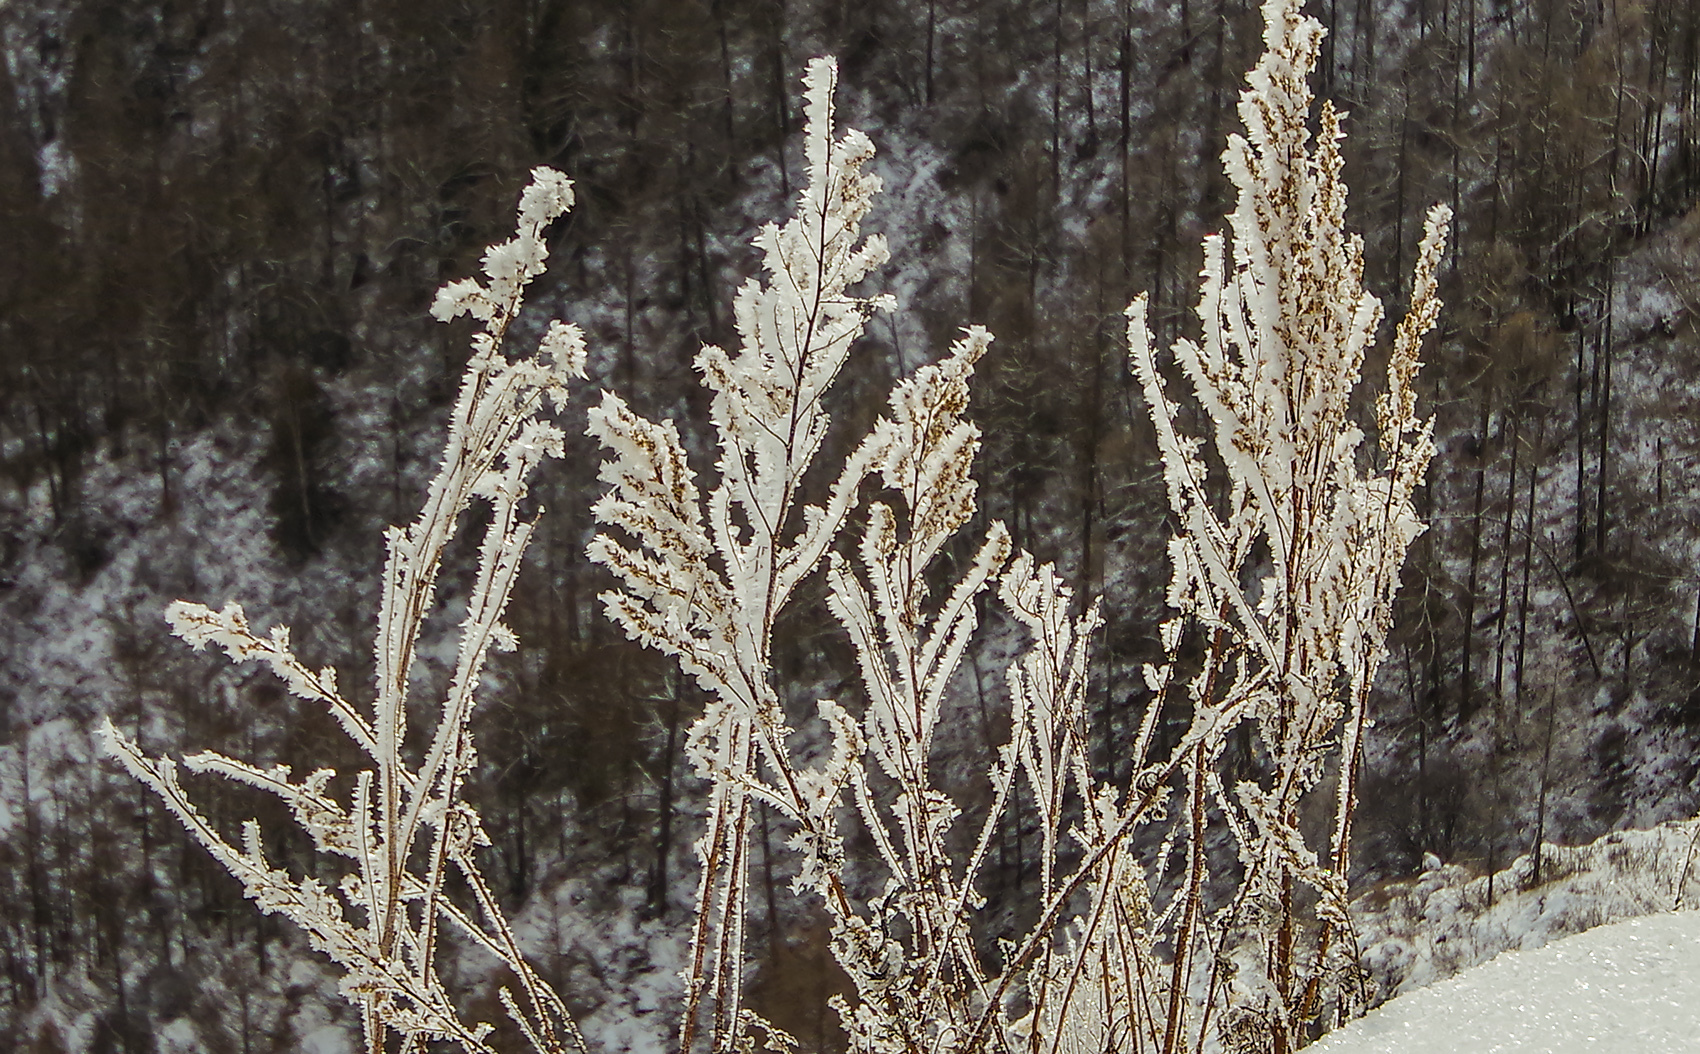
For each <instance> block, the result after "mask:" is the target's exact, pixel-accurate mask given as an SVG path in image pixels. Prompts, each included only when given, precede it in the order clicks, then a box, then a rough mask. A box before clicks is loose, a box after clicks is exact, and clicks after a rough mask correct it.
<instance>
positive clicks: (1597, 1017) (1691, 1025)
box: [1306, 911, 1700, 1054]
mask: <svg viewBox="0 0 1700 1054" xmlns="http://www.w3.org/2000/svg"><path fill="white" fill-rule="evenodd" d="M1306 1049H1307V1050H1309V1051H1315V1052H1317V1054H1375V1052H1382V1051H1386V1052H1394V1051H1397V1052H1398V1054H1443V1052H1446V1054H1450V1052H1452V1051H1471V1052H1472V1054H1491V1052H1495V1051H1506V1052H1510V1051H1530V1052H1533V1051H1550V1052H1564V1051H1577V1052H1581V1051H1588V1052H1591V1054H1618V1052H1621V1054H1644V1052H1649V1051H1687V1050H1693V1051H1700V913H1696V912H1692V911H1684V912H1666V913H1663V914H1659V915H1649V916H1645V917H1643V918H1638V919H1631V920H1629V921H1628V922H1620V923H1616V924H1613V925H1610V926H1601V927H1598V928H1597V929H1593V930H1589V931H1588V932H1586V933H1582V934H1578V935H1577V936H1574V937H1567V938H1565V939H1564V940H1561V941H1555V942H1554V943H1552V944H1549V945H1547V946H1546V947H1544V948H1540V949H1537V950H1535V951H1510V952H1506V953H1505V954H1503V955H1501V956H1499V957H1498V958H1496V959H1494V960H1493V961H1491V962H1489V963H1487V964H1485V965H1483V966H1478V967H1475V968H1474V969H1471V970H1467V971H1465V972H1464V973H1462V974H1459V975H1458V976H1456V977H1454V978H1452V979H1450V980H1447V981H1442V982H1440V983H1439V984H1436V985H1433V986H1432V987H1429V988H1424V989H1421V990H1420V991H1416V992H1412V993H1410V994H1408V995H1404V996H1400V997H1399V998H1397V999H1395V1000H1393V1001H1392V1002H1389V1003H1387V1004H1386V1005H1384V1006H1382V1007H1380V1008H1379V1009H1376V1010H1373V1011H1371V1012H1370V1013H1369V1014H1367V1015H1366V1016H1364V1017H1363V1018H1360V1019H1359V1020H1357V1021H1354V1022H1352V1023H1351V1024H1350V1025H1348V1026H1347V1027H1345V1028H1343V1029H1340V1030H1339V1031H1337V1032H1334V1033H1331V1034H1330V1035H1328V1036H1326V1037H1324V1038H1323V1039H1322V1040H1320V1041H1318V1042H1317V1043H1315V1044H1313V1045H1312V1046H1310V1047H1307V1048H1306Z"/></svg>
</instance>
